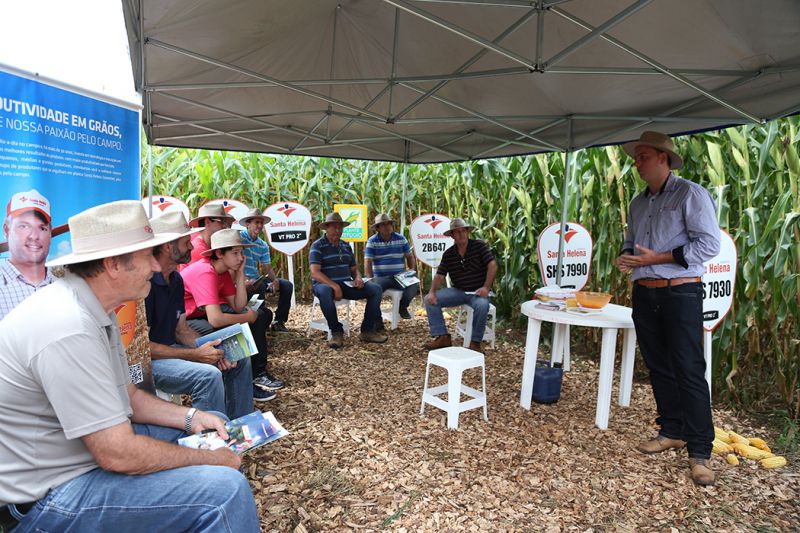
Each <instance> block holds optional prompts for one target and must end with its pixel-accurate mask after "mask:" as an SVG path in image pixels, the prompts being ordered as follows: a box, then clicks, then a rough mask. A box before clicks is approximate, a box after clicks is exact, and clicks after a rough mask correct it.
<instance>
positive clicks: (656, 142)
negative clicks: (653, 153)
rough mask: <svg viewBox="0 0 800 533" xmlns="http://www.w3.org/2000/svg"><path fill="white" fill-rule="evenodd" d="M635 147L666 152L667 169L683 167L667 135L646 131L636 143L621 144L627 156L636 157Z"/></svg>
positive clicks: (681, 160)
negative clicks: (667, 157) (645, 147)
mask: <svg viewBox="0 0 800 533" xmlns="http://www.w3.org/2000/svg"><path fill="white" fill-rule="evenodd" d="M637 146H649V147H651V148H655V149H656V150H661V151H662V152H666V153H667V154H668V155H669V168H674V169H678V168H682V167H683V159H682V158H681V156H679V155H678V154H677V153H675V144H674V143H673V142H672V139H670V138H669V136H668V135H664V134H663V133H659V132H657V131H646V132H644V133H642V136H641V137H639V140H638V141H631V142H627V143H625V144H623V145H622V149H623V150H625V153H626V154H628V155H629V156H631V157H636V147H637Z"/></svg>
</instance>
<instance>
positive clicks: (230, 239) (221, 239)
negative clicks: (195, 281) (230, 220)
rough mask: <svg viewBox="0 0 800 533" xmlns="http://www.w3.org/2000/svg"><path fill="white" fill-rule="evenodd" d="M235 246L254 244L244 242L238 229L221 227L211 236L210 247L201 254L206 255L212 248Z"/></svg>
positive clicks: (244, 246) (243, 246) (241, 246)
mask: <svg viewBox="0 0 800 533" xmlns="http://www.w3.org/2000/svg"><path fill="white" fill-rule="evenodd" d="M236 246H238V247H240V248H251V247H253V246H255V244H244V243H243V242H242V234H241V232H240V231H239V230H238V229H233V228H229V229H222V230H219V231H218V232H216V233H215V234H214V235H212V236H211V248H209V249H208V250H204V251H203V252H202V255H203V256H205V257H208V256H209V255H211V252H213V251H214V250H220V249H222V248H233V247H236Z"/></svg>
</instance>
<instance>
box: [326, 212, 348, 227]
mask: <svg viewBox="0 0 800 533" xmlns="http://www.w3.org/2000/svg"><path fill="white" fill-rule="evenodd" d="M328 224H341V225H342V227H343V228H346V227H347V226H349V225H350V223H349V222H345V221H344V220H342V215H340V214H339V213H331V214H330V215H328V216H326V217H325V220H323V221H322V222H320V223H319V227H320V228H322V229H325V228H327V227H328Z"/></svg>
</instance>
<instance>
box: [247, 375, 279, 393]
mask: <svg viewBox="0 0 800 533" xmlns="http://www.w3.org/2000/svg"><path fill="white" fill-rule="evenodd" d="M253 385H255V386H256V387H260V388H262V389H264V390H267V391H276V390H281V389H282V388H283V387H284V386H285V385H286V384H285V383H284V382H283V381H282V380H280V379H278V378H276V377H275V376H273V375H272V374H270V373H269V372H264V373H263V374H260V375H259V376H257V377H256V378H255V379H254V380H253Z"/></svg>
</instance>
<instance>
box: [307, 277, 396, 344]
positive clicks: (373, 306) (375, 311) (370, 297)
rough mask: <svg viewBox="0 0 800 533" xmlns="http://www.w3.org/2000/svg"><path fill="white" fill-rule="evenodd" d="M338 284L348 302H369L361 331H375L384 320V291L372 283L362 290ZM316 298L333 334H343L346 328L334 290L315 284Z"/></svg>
mask: <svg viewBox="0 0 800 533" xmlns="http://www.w3.org/2000/svg"><path fill="white" fill-rule="evenodd" d="M338 283H339V287H341V288H342V298H344V299H346V300H367V307H366V309H364V320H363V321H362V322H361V331H362V332H366V331H375V329H376V328H377V327H378V324H380V323H381V320H382V319H381V295H382V294H383V291H382V290H381V288H380V287H379V286H378V285H376V284H374V283H372V282H371V281H368V282H366V283H364V287H363V288H361V289H356V288H355V287H348V286H347V285H345V284H344V283H341V282H338ZM314 296H316V297H317V299H319V308H320V309H321V310H322V314H323V315H324V316H325V320H326V321H327V322H328V328H330V330H331V333H341V332H343V331H344V327H343V326H342V323H341V322H339V316H338V315H337V314H336V304H335V303H334V300H333V289H331V288H330V287H328V286H327V285H325V284H324V283H315V284H314Z"/></svg>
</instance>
